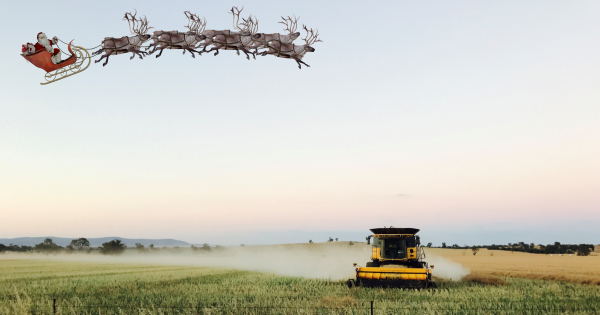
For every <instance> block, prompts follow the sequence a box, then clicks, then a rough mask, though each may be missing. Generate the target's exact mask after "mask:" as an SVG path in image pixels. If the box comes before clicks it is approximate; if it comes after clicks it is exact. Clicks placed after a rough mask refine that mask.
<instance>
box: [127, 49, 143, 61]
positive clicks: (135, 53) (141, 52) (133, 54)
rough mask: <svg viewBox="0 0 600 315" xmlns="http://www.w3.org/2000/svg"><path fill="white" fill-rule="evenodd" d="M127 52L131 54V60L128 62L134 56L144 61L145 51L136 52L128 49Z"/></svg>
mask: <svg viewBox="0 0 600 315" xmlns="http://www.w3.org/2000/svg"><path fill="white" fill-rule="evenodd" d="M127 51H128V52H130V53H131V58H129V60H133V58H135V55H137V56H138V57H140V59H141V60H144V58H143V57H144V54H148V53H147V52H145V51H141V50H137V49H135V48H133V47H129V49H127Z"/></svg>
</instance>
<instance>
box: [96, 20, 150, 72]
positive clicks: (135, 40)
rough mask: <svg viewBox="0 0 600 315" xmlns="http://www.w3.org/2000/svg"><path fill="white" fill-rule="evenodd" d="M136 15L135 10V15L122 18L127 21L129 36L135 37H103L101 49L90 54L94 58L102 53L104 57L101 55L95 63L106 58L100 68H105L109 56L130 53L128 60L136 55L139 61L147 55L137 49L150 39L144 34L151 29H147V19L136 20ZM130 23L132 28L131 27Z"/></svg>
mask: <svg viewBox="0 0 600 315" xmlns="http://www.w3.org/2000/svg"><path fill="white" fill-rule="evenodd" d="M136 15H137V10H136V11H135V14H131V12H126V13H125V17H124V18H123V20H127V24H128V25H129V31H130V32H131V34H134V35H135V36H123V37H121V38H116V37H105V38H104V40H103V41H102V48H100V49H99V50H98V51H96V52H95V53H93V54H92V56H96V55H98V54H100V53H102V52H104V55H102V57H101V58H100V59H98V60H96V63H98V62H100V61H101V60H102V59H104V58H106V61H105V62H104V63H103V64H102V66H106V64H107V63H108V57H110V56H111V55H113V54H114V55H119V54H124V53H128V52H130V53H132V54H131V58H129V60H132V59H133V58H134V57H135V55H136V54H137V55H138V57H140V59H143V57H142V56H143V54H147V53H146V52H143V51H141V50H139V48H141V47H140V46H141V45H142V44H143V43H144V42H145V41H147V40H149V39H150V35H148V34H145V33H146V32H147V31H148V30H149V29H151V28H153V27H148V19H147V18H146V16H144V18H143V19H142V18H139V19H137V18H136ZM132 23H133V28H132V25H131V24H132ZM136 25H137V26H136Z"/></svg>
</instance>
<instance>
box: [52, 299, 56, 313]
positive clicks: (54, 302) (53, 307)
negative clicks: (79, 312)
mask: <svg viewBox="0 0 600 315" xmlns="http://www.w3.org/2000/svg"><path fill="white" fill-rule="evenodd" d="M52 314H56V299H52Z"/></svg>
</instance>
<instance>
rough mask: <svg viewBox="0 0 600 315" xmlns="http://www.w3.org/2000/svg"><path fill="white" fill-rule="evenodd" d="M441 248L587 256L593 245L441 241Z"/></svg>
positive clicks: (592, 249)
mask: <svg viewBox="0 0 600 315" xmlns="http://www.w3.org/2000/svg"><path fill="white" fill-rule="evenodd" d="M441 248H454V249H469V248H470V249H473V248H487V249H490V250H506V251H511V252H525V253H533V254H577V255H578V256H589V254H590V253H591V252H593V251H594V248H595V247H594V245H592V244H561V243H560V242H554V244H548V245H542V244H539V245H535V244H534V243H529V244H527V243H525V242H518V243H508V245H496V244H492V245H475V246H471V247H469V246H467V245H465V246H459V245H458V244H454V245H452V246H447V245H446V243H445V242H444V243H442V246H441Z"/></svg>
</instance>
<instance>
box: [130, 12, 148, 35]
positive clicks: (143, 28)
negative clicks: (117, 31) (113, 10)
mask: <svg viewBox="0 0 600 315" xmlns="http://www.w3.org/2000/svg"><path fill="white" fill-rule="evenodd" d="M128 15H129V16H128ZM136 15H137V10H135V14H131V12H125V17H124V18H123V20H127V25H129V31H130V32H131V34H137V35H143V34H145V33H146V32H147V31H148V30H149V29H151V28H154V27H148V19H147V18H146V16H145V15H144V18H143V19H142V18H139V19H136ZM129 17H131V20H130V19H129ZM131 22H133V29H132V26H131ZM136 23H139V25H137V28H136Z"/></svg>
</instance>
